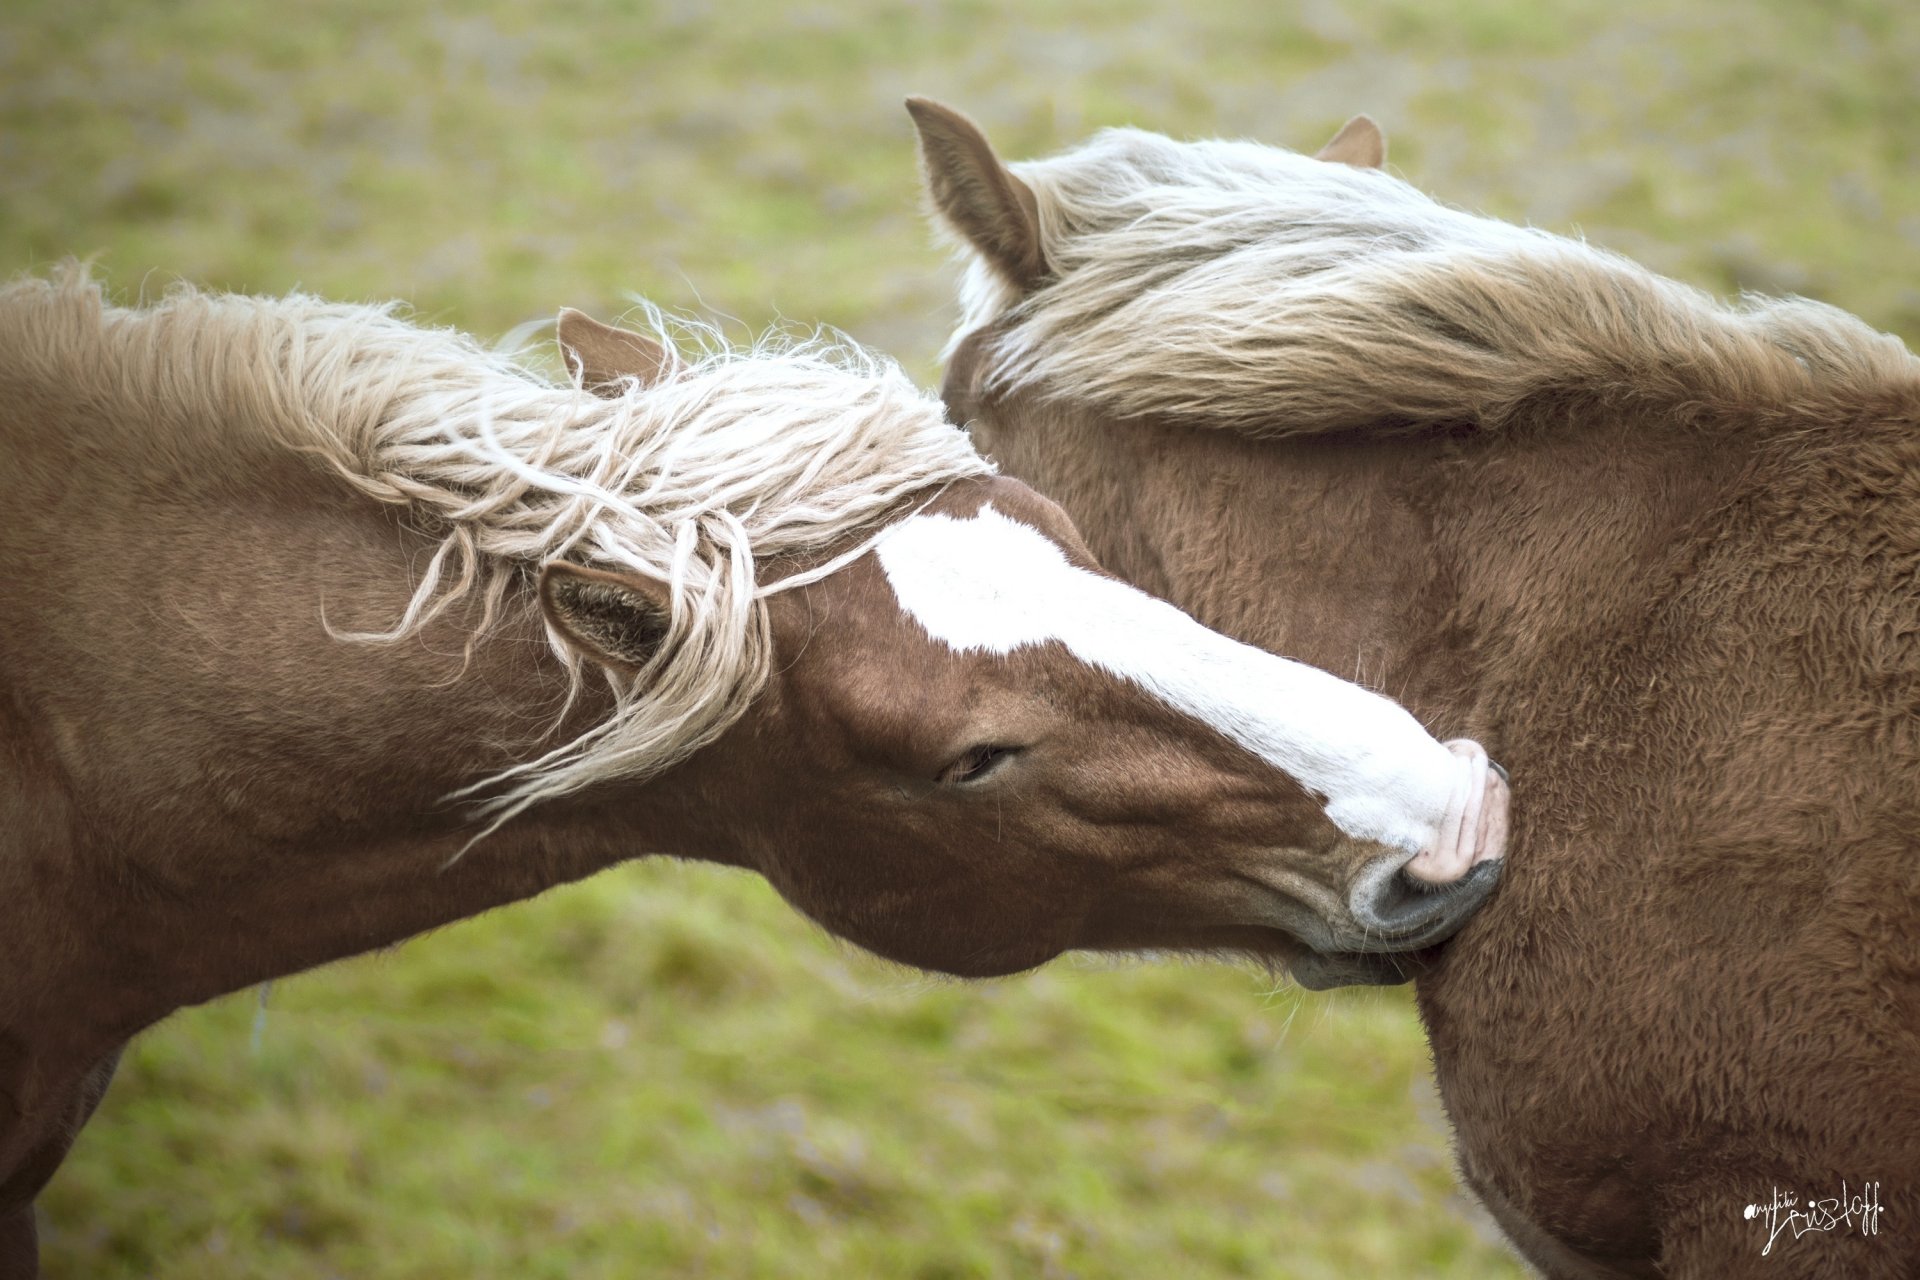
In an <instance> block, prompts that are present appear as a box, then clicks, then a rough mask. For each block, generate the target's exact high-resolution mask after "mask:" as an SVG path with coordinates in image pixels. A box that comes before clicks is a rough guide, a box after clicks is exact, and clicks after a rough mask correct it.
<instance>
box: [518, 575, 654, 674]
mask: <svg viewBox="0 0 1920 1280" xmlns="http://www.w3.org/2000/svg"><path fill="white" fill-rule="evenodd" d="M540 611H541V612H542V613H543V614H545V615H546V619H547V623H548V625H550V626H551V627H553V629H554V630H556V631H558V632H559V633H560V634H561V635H562V636H565V637H566V639H567V643H568V644H570V645H572V646H573V647H574V648H575V649H576V650H578V651H579V652H580V653H581V655H582V656H584V657H588V658H592V659H593V660H594V661H596V662H601V663H605V664H607V665H609V666H614V667H626V668H632V669H635V670H637V669H639V668H640V667H644V666H646V665H647V663H649V662H651V661H652V660H653V656H654V654H656V653H658V652H659V651H660V645H661V643H662V642H664V641H665V640H666V638H667V627H668V624H669V622H670V621H671V620H672V617H673V614H672V604H671V601H670V599H669V597H668V593H667V588H666V585H665V584H664V583H660V582H655V581H654V580H652V579H651V578H644V577H642V576H640V575H639V574H634V573H609V572H608V571H607V570H605V569H589V568H587V567H586V566H585V565H578V564H568V563H567V562H566V561H564V560H553V561H549V562H548V564H547V566H546V567H545V568H544V569H542V570H541V571H540Z"/></svg>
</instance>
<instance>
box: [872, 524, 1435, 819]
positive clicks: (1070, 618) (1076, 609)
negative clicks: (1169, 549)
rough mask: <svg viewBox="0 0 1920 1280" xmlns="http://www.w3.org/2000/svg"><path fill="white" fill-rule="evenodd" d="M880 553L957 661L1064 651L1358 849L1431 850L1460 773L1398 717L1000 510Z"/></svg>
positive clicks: (901, 536)
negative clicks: (1158, 709) (1123, 685)
mask: <svg viewBox="0 0 1920 1280" xmlns="http://www.w3.org/2000/svg"><path fill="white" fill-rule="evenodd" d="M877 553H878V555H879V557H880V565H881V568H882V569H883V570H884V571H885V573H886V575H887V581H888V582H889V583H890V584H891V585H892V587H893V592H894V595H895V596H896V597H897V598H898V599H899V601H900V607H901V608H902V609H904V610H905V611H906V612H907V614H908V615H909V616H910V617H912V618H914V619H915V620H916V621H917V622H919V623H920V625H921V626H922V627H924V628H926V631H927V634H928V635H930V636H932V637H933V638H934V639H936V640H940V641H943V642H945V643H946V644H947V645H948V646H949V647H950V648H952V649H954V650H956V651H958V652H986V653H1010V652H1012V651H1013V650H1015V649H1019V648H1023V647H1025V646H1027V645H1038V644H1045V643H1047V642H1048V641H1059V642H1060V643H1061V644H1062V645H1064V646H1066V648H1067V650H1068V651H1069V652H1070V653H1072V654H1073V655H1074V656H1075V657H1077V658H1079V659H1080V661H1082V662H1084V663H1086V664H1087V665H1088V666H1090V667H1094V668H1097V669H1098V670H1101V671H1104V672H1106V673H1108V674H1110V675H1113V676H1117V677H1119V678H1121V679H1123V680H1128V681H1131V682H1132V683H1134V684H1136V685H1138V686H1139V687H1140V688H1142V689H1144V690H1145V691H1147V692H1148V693H1150V694H1152V695H1153V696H1154V697H1156V698H1159V699H1160V700H1161V701H1162V702H1164V703H1166V704H1167V705H1168V706H1169V707H1172V708H1174V709H1175V710H1177V711H1180V712H1182V713H1183V714H1185V715H1189V716H1192V717H1193V718H1194V719H1196V720H1199V721H1201V722H1202V723H1204V724H1206V725H1209V726H1211V727H1212V728H1213V729H1214V730H1216V731H1217V732H1219V733H1220V734H1222V735H1223V736H1225V737H1226V738H1228V739H1230V740H1232V741H1233V742H1236V743H1238V744H1239V745H1240V746H1242V747H1244V748H1246V749H1247V750H1248V751H1250V752H1252V753H1253V754H1255V755H1257V756H1259V757H1260V758H1261V759H1263V760H1265V761H1267V762H1268V763H1269V764H1271V765H1273V766H1274V767H1275V768H1277V769H1280V770H1283V771H1285V772H1286V773H1287V774H1288V775H1289V776H1291V777H1293V778H1294V779H1295V780H1297V781H1298V782H1299V783H1300V784H1301V785H1302V786H1304V787H1307V788H1309V789H1311V790H1313V791H1315V792H1318V793H1319V794H1320V795H1323V796H1325V797H1326V798H1327V804H1326V814H1327V817H1328V818H1329V819H1331V820H1332V822H1333V824H1334V825H1335V826H1337V827H1339V828H1340V830H1342V831H1344V832H1345V833H1346V834H1347V835H1349V836H1352V837H1355V838H1356V839H1362V840H1372V841H1375V842H1376V843H1379V844H1382V845H1386V846H1388V847H1391V848H1397V849H1402V850H1404V851H1406V852H1408V853H1415V852H1418V851H1419V850H1420V849H1422V848H1424V847H1426V846H1427V845H1429V844H1430V843H1432V842H1433V841H1434V840H1435V838H1436V836H1437V834H1438V831H1439V827H1440V823H1441V820H1442V818H1443V817H1444V816H1445V815H1446V811H1447V805H1448V800H1449V798H1450V797H1451V796H1452V795H1453V792H1454V789H1455V784H1456V782H1457V781H1458V780H1459V779H1460V778H1461V765H1460V762H1459V760H1457V759H1456V758H1455V757H1454V756H1453V754H1452V753H1450V752H1449V751H1448V750H1447V749H1446V748H1445V747H1443V746H1441V745H1440V743H1438V742H1436V741H1435V740H1434V739H1433V737H1432V736H1431V735H1429V734H1428V733H1427V731H1426V730H1425V729H1422V728H1421V727H1420V724H1419V722H1418V721H1416V720H1415V719H1414V718H1413V717H1412V716H1411V715H1409V714H1408V713H1407V711H1406V709H1405V708H1403V707H1401V706H1400V705H1399V704H1397V703H1394V702H1391V701H1389V700H1388V699H1386V698H1383V697H1381V696H1380V695H1379V694H1376V693H1372V692H1369V691H1368V690H1366V689H1362V688H1361V687H1360V686H1358V685H1355V684H1349V683H1348V682H1347V681H1345V680H1341V679H1338V678H1336V677H1334V676H1331V675H1328V674H1327V673H1326V672H1324V671H1321V670H1320V669H1318V668H1317V667H1310V666H1307V665H1306V664H1305V663H1301V662H1293V661H1290V660H1288V659H1286V658H1281V657H1277V656H1275V655H1274V654H1271V653H1267V652H1266V651H1265V650H1262V649H1256V648H1254V647H1253V646H1252V645H1246V644H1241V643H1240V642H1239V641H1237V640H1231V639H1229V638H1227V637H1226V636H1223V635H1221V634H1219V633H1218V632H1215V631H1209V630H1208V629H1207V628H1205V627H1203V626H1201V625H1200V624H1199V623H1198V622H1195V621H1194V620H1193V619H1192V618H1189V617H1188V616H1187V615H1186V614H1184V613H1182V612H1180V611H1179V610H1178V609H1176V608H1174V607H1173V606H1172V605H1170V604H1167V603H1166V602H1164V601H1161V600H1156V599H1154V598H1153V597H1152V596H1149V595H1147V594H1146V593H1145V592H1143V591H1140V590H1137V589H1136V588H1134V587H1130V586H1128V585H1126V584H1125V583H1123V582H1118V581H1116V580H1114V579H1112V578H1104V577H1101V576H1100V575H1099V574H1095V573H1089V572H1088V571H1087V570H1085V569H1081V568H1079V567H1077V566H1075V565H1073V564H1072V563H1070V562H1069V561H1068V560H1067V557H1066V555H1065V553H1064V552H1063V551H1062V550H1061V549H1060V547H1059V546H1058V545H1057V544H1056V543H1054V542H1053V541H1052V540H1051V539H1049V538H1047V537H1046V536H1045V535H1043V534H1042V533H1040V532H1039V531H1038V530H1037V529H1034V528H1032V527H1030V526H1028V525H1024V524H1021V523H1019V522H1018V521H1016V520H1011V519H1009V518H1008V517H1006V516H1005V515H1002V514H1001V513H1000V512H998V511H996V510H994V508H993V507H992V506H991V505H988V506H985V507H982V508H981V509H980V510H979V512H978V513H977V514H975V515H974V516H972V517H971V518H969V519H965V520H956V519H953V518H952V517H949V516H943V515H917V516H911V517H909V518H908V519H906V520H903V521H901V522H900V523H899V524H897V525H895V526H894V527H893V529H891V530H890V531H889V532H888V533H887V535H886V537H885V538H884V539H883V540H882V541H881V542H880V544H879V546H878V548H877Z"/></svg>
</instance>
